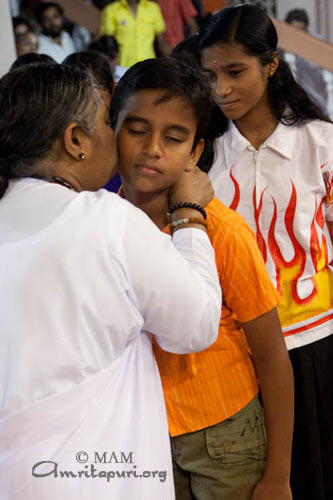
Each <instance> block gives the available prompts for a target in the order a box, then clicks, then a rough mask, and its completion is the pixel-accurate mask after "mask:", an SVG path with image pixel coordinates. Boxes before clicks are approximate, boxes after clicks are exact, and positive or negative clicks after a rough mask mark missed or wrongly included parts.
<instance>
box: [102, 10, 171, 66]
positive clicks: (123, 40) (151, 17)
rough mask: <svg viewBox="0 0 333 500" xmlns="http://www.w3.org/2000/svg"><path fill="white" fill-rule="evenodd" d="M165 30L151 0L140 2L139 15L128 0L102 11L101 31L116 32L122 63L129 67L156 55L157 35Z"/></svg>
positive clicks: (103, 32) (159, 11)
mask: <svg viewBox="0 0 333 500" xmlns="http://www.w3.org/2000/svg"><path fill="white" fill-rule="evenodd" d="M164 30H165V24H164V20H163V17H162V13H161V10H160V8H159V6H158V5H157V4H156V3H155V2H152V1H149V0H140V1H139V3H138V6H137V12H136V16H134V14H133V12H132V11H131V9H130V8H129V6H128V4H127V1H126V0H118V1H116V2H114V3H112V4H110V5H108V6H107V7H105V8H104V9H103V11H102V21H101V34H102V35H113V36H114V37H115V38H116V39H117V42H118V44H119V51H120V54H119V55H120V60H119V64H120V66H125V67H126V68H129V67H130V66H132V65H133V64H135V63H137V62H139V61H143V60H145V59H150V58H152V57H155V51H154V40H155V36H156V35H157V34H160V33H163V32H164Z"/></svg>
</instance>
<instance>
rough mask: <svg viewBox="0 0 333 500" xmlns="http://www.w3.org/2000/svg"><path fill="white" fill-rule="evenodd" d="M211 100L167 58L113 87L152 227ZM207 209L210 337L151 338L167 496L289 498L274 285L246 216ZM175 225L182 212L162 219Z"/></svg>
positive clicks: (192, 161)
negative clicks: (216, 323) (203, 342)
mask: <svg viewBox="0 0 333 500" xmlns="http://www.w3.org/2000/svg"><path fill="white" fill-rule="evenodd" d="M210 108H211V101H210V90H209V87H208V86H207V84H206V82H205V81H203V79H202V76H201V75H200V72H199V71H197V70H195V69H192V68H189V67H187V66H186V65H184V63H181V62H179V61H176V60H173V59H159V60H147V61H144V62H142V63H139V64H136V65H135V66H134V67H132V68H131V69H130V70H129V71H128V72H127V73H126V74H125V76H124V77H123V78H122V79H121V81H120V82H119V85H118V87H117V88H116V91H115V94H114V97H113V99H112V103H111V121H112V125H113V127H114V128H115V130H116V135H117V145H118V153H119V171H120V175H121V178H122V183H123V186H122V194H123V196H124V197H125V198H126V199H127V200H129V201H131V202H132V203H133V204H134V205H136V206H137V207H139V208H141V209H142V210H143V211H144V212H146V214H147V215H148V216H149V217H150V218H151V219H152V220H153V221H154V222H155V224H156V225H157V226H158V227H159V228H160V229H164V230H166V229H165V228H166V227H167V226H168V218H167V215H166V214H167V211H168V210H169V212H170V210H172V207H169V203H168V193H169V192H170V190H172V187H173V186H174V185H175V183H176V182H177V181H179V179H180V178H181V176H183V175H186V172H188V171H191V170H193V169H194V168H197V167H196V164H197V162H198V159H199V157H200V155H201V152H202V150H203V147H204V140H203V137H204V133H205V126H206V124H207V122H208V120H209V113H210ZM184 202H186V200H184ZM196 210H197V208H193V220H195V219H196V216H197V214H198V212H196ZM206 211H207V228H208V234H209V237H210V239H211V242H212V244H213V246H214V249H215V254H216V264H217V269H218V273H219V277H220V283H221V286H222V290H223V297H224V300H223V307H222V314H221V322H220V330H219V337H218V340H217V342H216V343H215V344H214V345H213V346H212V347H211V348H209V349H207V350H206V351H203V352H201V353H198V354H194V355H193V354H190V355H174V354H170V353H166V352H164V351H162V350H161V349H160V348H159V347H158V346H155V355H156V358H157V362H158V365H159V369H160V372H161V377H162V383H163V389H164V396H165V399H166V406H167V413H168V423H169V432H170V435H171V447H172V452H173V461H174V475H175V486H176V496H177V499H189V498H193V495H194V497H195V498H197V499H199V500H201V499H202V500H213V499H214V500H216V499H219V498H221V499H222V498H223V499H224V498H242V499H244V500H245V499H249V498H252V500H259V499H262V500H264V499H267V498H269V499H270V500H287V499H288V500H290V499H291V493H290V486H289V470H290V453H291V438H292V422H293V382H292V371H291V366H290V362H289V358H288V354H287V350H286V347H285V344H284V340H283V336H282V332H281V327H280V323H279V320H278V316H277V313H276V309H275V307H276V305H277V302H278V294H277V292H276V291H275V289H274V287H273V285H272V284H271V281H270V279H269V277H268V274H267V272H266V268H265V265H264V262H263V260H262V257H261V254H260V252H259V249H258V248H257V245H256V241H255V238H254V235H253V233H252V231H251V230H250V229H249V227H248V226H247V225H246V223H245V222H244V220H243V219H242V218H241V217H240V216H239V215H238V214H236V213H235V212H233V211H232V210H230V209H228V208H227V207H226V206H224V205H223V204H222V203H220V202H219V201H218V200H216V199H214V200H213V201H211V202H210V203H209V204H208V206H207V207H206ZM180 217H181V215H180ZM185 220H186V219H185ZM183 224H185V221H184V219H182V218H180V219H179V221H177V224H174V225H171V227H170V225H169V228H170V229H171V231H173V230H175V229H177V227H179V226H181V225H183ZM147 243H148V244H149V242H147ZM170 293H172V290H171V291H170ZM181 334H182V332H179V335H181ZM252 356H253V359H252ZM257 375H258V378H259V381H260V387H261V391H262V397H263V402H264V408H265V417H264V414H263V409H262V407H261V404H260V401H259V398H258V391H259V387H258V383H257ZM265 424H266V428H267V435H268V438H267V453H266V434H265Z"/></svg>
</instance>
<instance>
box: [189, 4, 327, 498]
mask: <svg viewBox="0 0 333 500" xmlns="http://www.w3.org/2000/svg"><path fill="white" fill-rule="evenodd" d="M199 48H200V55H201V63H202V66H203V70H204V72H205V73H206V74H207V75H208V77H209V79H210V82H211V86H212V90H213V94H214V98H215V102H216V104H217V105H218V107H219V108H220V110H221V111H222V113H221V118H222V119H221V123H222V129H221V137H220V138H219V139H218V140H217V141H216V143H215V162H214V164H213V167H212V168H211V170H210V173H209V175H210V178H211V180H212V183H213V187H214V189H215V195H216V196H217V197H218V198H220V199H221V200H222V201H223V202H224V203H225V204H226V205H227V206H229V207H231V208H233V209H234V210H237V211H238V212H239V213H241V215H243V217H244V218H245V220H246V221H247V222H248V223H249V224H250V226H251V227H252V229H253V230H254V231H255V233H256V235H257V241H258V245H259V247H260V249H261V251H262V254H263V256H264V259H265V262H266V265H267V269H268V271H269V273H270V276H271V279H272V281H273V282H274V284H275V285H276V287H277V289H278V290H279V291H280V293H281V295H282V300H281V304H280V306H279V309H278V310H279V315H280V320H281V323H282V326H283V330H284V334H285V338H286V343H287V346H288V348H289V349H290V357H291V360H292V362H293V367H294V373H295V389H296V415H295V433H294V447H293V463H292V477H291V483H292V488H293V494H294V499H296V500H297V499H301V498H302V499H304V498H306V499H309V500H310V499H311V500H312V499H316V500H325V499H328V498H333V480H332V478H333V476H332V468H333V455H332V449H333V446H332V443H333V434H332V425H331V422H332V418H333V404H332V397H331V394H332V384H333V379H332V373H333V372H332V369H331V363H332V359H333V357H332V354H333V352H332V351H333V349H332V347H333V336H332V333H333V299H332V296H333V279H332V267H331V264H332V258H333V249H332V241H331V238H330V229H332V225H333V222H332V221H333V184H332V178H333V158H332V157H333V148H332V137H333V125H332V123H331V122H330V121H329V119H328V118H327V117H326V116H325V115H324V114H323V113H322V112H321V111H320V110H319V109H318V107H317V106H316V105H315V104H314V103H313V102H312V101H311V99H310V98H309V97H308V96H307V94H306V93H305V91H304V90H303V89H302V87H300V86H299V85H298V84H297V83H296V82H295V80H294V78H293V77H292V74H291V72H290V70H289V67H288V65H287V64H286V63H285V62H284V61H280V60H279V55H278V53H277V33H276V30H275V28H274V25H273V23H272V22H271V20H270V18H269V16H268V15H267V14H266V13H265V12H264V11H263V10H262V9H261V8H260V7H257V6H252V5H240V6H236V7H230V8H226V9H223V10H222V11H220V12H219V13H218V14H216V15H215V16H213V17H212V19H211V21H210V23H209V24H208V25H207V26H206V27H205V28H204V29H203V31H202V32H201V34H200V43H199ZM268 453H269V451H268ZM265 474H266V472H265ZM271 476H272V480H274V471H271ZM257 498H259V497H256V499H257Z"/></svg>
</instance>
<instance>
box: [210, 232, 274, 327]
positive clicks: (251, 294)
mask: <svg viewBox="0 0 333 500" xmlns="http://www.w3.org/2000/svg"><path fill="white" fill-rule="evenodd" d="M213 245H214V248H215V252H216V260H217V266H218V269H219V274H220V283H221V287H222V289H223V299H224V301H225V302H226V304H227V306H228V308H229V309H231V310H232V311H233V312H234V313H235V314H236V316H237V319H238V320H239V321H240V322H241V323H245V322H247V321H251V320H253V319H255V318H258V317H259V316H261V315H263V314H265V313H266V312H268V311H270V310H271V309H273V308H274V307H276V306H277V304H278V302H279V299H280V294H279V293H278V292H277V290H276V289H275V287H274V285H273V283H272V282H271V280H270V278H269V275H268V272H267V269H266V266H265V263H264V260H263V258H262V255H261V253H260V250H259V248H258V245H257V242H256V239H255V236H254V233H253V232H252V230H251V229H250V227H249V226H248V225H247V224H245V223H244V224H239V225H237V226H236V228H229V231H228V234H227V235H226V234H222V232H220V233H217V236H216V238H215V239H214V243H213Z"/></svg>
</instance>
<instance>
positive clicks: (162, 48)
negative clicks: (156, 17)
mask: <svg viewBox="0 0 333 500" xmlns="http://www.w3.org/2000/svg"><path fill="white" fill-rule="evenodd" d="M156 43H157V47H158V51H159V53H160V54H161V56H165V57H168V56H169V55H170V54H171V49H170V47H169V45H168V44H167V43H166V41H165V40H164V37H163V33H159V34H158V35H156Z"/></svg>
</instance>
